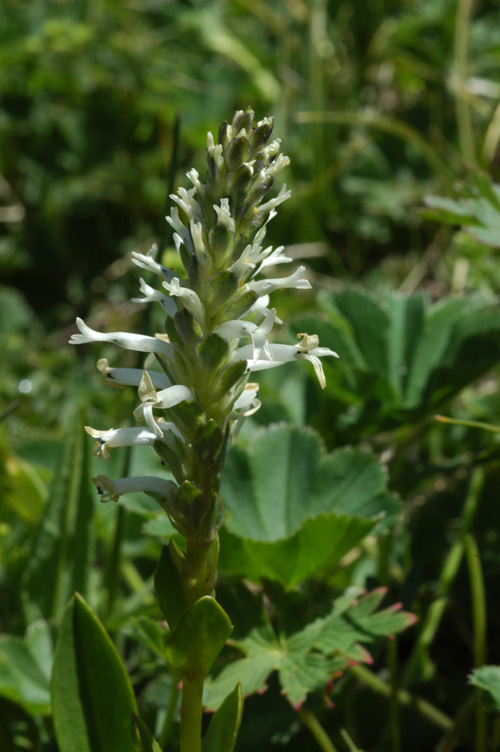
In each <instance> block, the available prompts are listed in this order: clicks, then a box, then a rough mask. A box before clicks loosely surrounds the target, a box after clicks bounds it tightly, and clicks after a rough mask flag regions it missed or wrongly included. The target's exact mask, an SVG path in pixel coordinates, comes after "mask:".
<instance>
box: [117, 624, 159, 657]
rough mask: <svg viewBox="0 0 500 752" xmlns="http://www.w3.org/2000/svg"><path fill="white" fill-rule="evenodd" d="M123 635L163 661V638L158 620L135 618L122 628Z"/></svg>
mask: <svg viewBox="0 0 500 752" xmlns="http://www.w3.org/2000/svg"><path fill="white" fill-rule="evenodd" d="M121 631H122V632H123V634H125V635H127V636H128V637H131V638H132V639H133V640H136V641H137V642H140V643H141V644H142V645H145V646H146V647H147V648H149V650H151V652H152V653H154V654H155V655H157V656H158V657H159V658H161V659H162V660H165V636H166V633H165V631H164V630H163V629H162V627H161V625H160V623H159V622H158V620H155V619H150V618H149V617H148V616H144V615H143V616H136V617H134V618H132V619H130V620H129V621H127V623H126V624H125V625H124V626H123V627H122V629H121Z"/></svg>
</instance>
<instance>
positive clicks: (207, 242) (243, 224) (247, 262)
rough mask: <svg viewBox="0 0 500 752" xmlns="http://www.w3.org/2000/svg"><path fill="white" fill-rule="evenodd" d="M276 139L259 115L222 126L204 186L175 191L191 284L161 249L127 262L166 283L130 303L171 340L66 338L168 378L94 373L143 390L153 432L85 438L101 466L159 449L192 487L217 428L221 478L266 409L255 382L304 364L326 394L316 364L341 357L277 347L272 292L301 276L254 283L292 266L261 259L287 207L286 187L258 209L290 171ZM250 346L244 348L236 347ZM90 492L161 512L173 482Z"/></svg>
mask: <svg viewBox="0 0 500 752" xmlns="http://www.w3.org/2000/svg"><path fill="white" fill-rule="evenodd" d="M271 130H272V120H271V119H269V118H265V119H264V120H261V121H260V122H257V123H255V120H254V116H253V112H251V111H246V112H243V111H240V112H237V113H236V114H235V115H234V117H233V119H232V121H231V123H230V124H227V123H224V124H223V125H222V126H221V129H220V131H219V136H218V142H217V143H215V141H214V138H213V136H212V134H211V133H209V134H208V138H207V162H208V171H207V178H206V183H205V184H204V183H202V181H201V180H200V176H199V174H198V173H197V172H196V170H190V171H189V172H188V178H189V179H190V181H191V183H192V185H193V187H192V188H191V189H190V190H185V189H183V188H180V189H179V190H178V193H177V195H173V196H172V197H171V198H172V199H173V201H174V202H175V204H176V206H175V207H174V208H173V209H172V210H171V213H170V216H169V217H167V221H168V222H169V224H170V225H171V226H172V228H173V230H174V236H173V239H174V243H175V247H176V249H177V251H178V253H179V255H180V257H181V260H182V263H183V265H184V268H185V272H186V273H185V276H180V275H179V274H177V273H176V272H174V271H173V270H172V269H169V268H167V267H165V266H163V265H162V264H161V259H160V260H159V261H158V260H156V258H155V256H156V253H157V250H156V248H155V247H154V248H153V249H152V250H151V251H150V252H149V253H148V254H147V255H143V254H140V253H133V254H132V259H133V261H134V263H135V264H136V265H137V266H139V267H140V268H141V269H144V270H146V271H148V272H152V273H154V274H155V275H156V276H157V277H158V278H159V280H160V282H161V287H162V290H157V289H154V288H153V287H150V286H149V285H148V284H147V283H146V282H145V281H144V280H143V279H141V281H140V290H141V293H142V294H143V296H144V297H142V298H137V299H135V300H139V301H140V302H143V303H146V302H152V301H154V302H157V303H158V304H159V305H160V306H161V307H162V309H163V311H164V313H165V314H166V315H167V324H166V334H156V335H155V336H154V337H151V336H144V335H140V334H128V333H125V332H116V333H108V334H103V333H100V332H97V331H94V330H93V329H91V328H90V327H88V326H87V325H86V324H85V323H84V322H83V321H82V320H81V319H77V326H78V329H79V332H80V333H79V334H74V335H73V336H72V337H71V340H70V342H71V344H82V343H87V342H113V343H114V344H116V345H118V346H120V347H124V348H127V349H129V350H137V351H140V352H143V353H153V354H154V355H155V356H156V358H157V360H158V361H159V363H160V365H161V366H162V369H163V371H164V372H163V373H160V372H158V371H155V370H150V369H146V370H139V369H126V368H112V367H110V366H109V364H108V362H107V361H105V360H100V361H99V362H98V368H99V370H100V371H101V374H102V376H103V382H104V383H106V384H111V385H129V386H135V387H137V388H138V394H139V399H140V404H139V405H138V406H137V408H136V410H135V411H134V416H135V418H136V420H138V421H140V422H143V423H144V424H145V426H146V427H144V428H124V429H118V430H113V429H111V430H108V431H96V430H94V429H92V428H87V429H86V430H87V432H88V433H89V434H90V435H91V436H93V437H94V438H96V440H97V447H96V448H97V454H98V455H99V456H101V457H104V458H105V459H106V458H107V457H108V456H109V448H111V447H119V446H130V445H152V446H154V447H155V449H156V451H157V452H158V453H159V454H160V455H161V456H162V457H164V458H165V457H166V458H167V461H169V464H170V465H171V467H172V471H173V473H174V476H175V477H176V480H177V482H178V483H179V484H182V483H183V482H185V481H190V480H193V477H190V476H192V475H193V473H194V475H196V472H197V468H198V470H199V463H200V460H199V456H200V452H201V454H203V451H205V450H203V451H202V450H201V449H200V446H201V445H202V444H203V446H205V444H206V442H205V444H204V443H203V441H205V439H203V441H202V440H201V438H200V437H204V436H205V437H206V435H208V434H207V432H208V433H210V431H209V430H208V426H209V424H210V425H212V423H214V424H215V425H216V426H217V427H218V432H217V436H218V437H219V438H218V443H217V441H215V439H214V440H212V439H211V442H212V443H210V442H208V444H209V445H210V448H209V450H206V451H209V454H211V457H210V462H211V463H212V465H213V466H214V467H215V471H216V472H220V468H221V466H222V463H223V455H224V454H225V452H226V451H227V447H228V445H229V440H230V433H231V431H232V432H234V430H235V428H237V427H238V426H239V424H240V422H241V420H242V419H243V418H244V417H245V416H247V415H250V414H251V413H252V412H255V410H257V409H258V408H259V405H260V403H259V400H258V396H257V395H258V385H257V384H253V383H248V377H249V374H250V373H252V372H254V371H261V370H264V369H267V368H275V367H277V366H280V365H282V364H283V363H286V362H289V361H293V360H309V361H310V362H311V363H312V364H313V367H314V370H315V372H316V375H317V377H318V379H319V382H320V384H321V386H322V387H324V386H325V377H324V373H323V368H322V365H321V361H320V358H321V357H323V356H326V355H330V356H335V357H336V353H334V352H333V351H332V350H330V349H328V348H326V347H320V346H319V342H318V337H317V336H316V335H308V334H300V335H298V338H299V341H298V343H297V344H294V345H287V344H274V343H273V342H271V341H270V335H271V331H272V329H273V326H274V324H275V323H281V322H280V321H279V319H278V318H277V315H276V309H274V308H270V303H269V296H270V294H271V293H272V292H273V291H275V290H277V289H283V288H296V289H301V290H306V289H309V288H310V287H311V285H310V283H309V282H308V281H307V279H305V277H304V273H305V267H303V266H299V267H298V269H297V270H296V271H295V272H293V273H292V274H290V275H289V276H285V277H279V278H267V277H266V278H264V279H257V277H258V275H259V274H260V272H261V271H262V270H264V269H266V267H268V266H275V265H278V264H285V263H289V262H290V261H292V259H290V258H289V257H288V256H286V255H285V253H284V248H283V246H280V247H279V248H276V249H273V248H272V246H267V247H264V239H265V234H266V227H267V223H268V222H269V221H270V220H271V219H272V218H273V217H274V216H275V215H276V211H275V209H276V207H277V206H278V205H279V204H280V203H281V202H283V201H284V200H285V199H287V198H288V197H289V196H290V191H287V189H286V186H285V185H284V186H283V188H282V189H281V190H280V192H279V194H278V195H277V196H276V197H275V198H273V199H271V200H268V201H266V202H265V203H262V198H263V196H264V194H265V193H266V192H267V190H268V189H269V187H270V186H271V184H272V182H273V179H274V177H275V175H277V174H278V173H279V172H280V171H281V170H282V169H283V168H284V167H285V166H286V165H288V163H289V160H288V157H285V156H284V155H282V154H279V146H280V141H279V140H278V139H276V140H274V141H271V142H269V136H270V134H271ZM245 339H246V340H249V342H248V343H245V342H241V340H245ZM183 407H184V411H183V409H182V408H183ZM193 414H195V415H196V419H193V418H192V416H193ZM190 416H191V417H190ZM214 431H215V429H214V430H212V434H211V435H214ZM175 454H176V455H177V456H178V455H182V456H180V457H178V459H179V462H172V456H173V455H175ZM197 455H199V456H198V457H197ZM221 456H222V461H221V460H220V457H221ZM216 457H218V458H219V459H217V461H215V459H214V458H216ZM215 471H214V472H215ZM94 480H95V483H96V485H97V487H98V489H99V491H100V493H101V494H102V497H103V500H108V499H117V498H118V496H119V495H121V494H124V493H127V492H131V491H136V490H137V489H138V488H142V489H143V490H144V491H145V492H146V493H150V494H151V495H153V496H155V498H159V497H161V501H162V503H164V502H165V499H166V498H167V497H169V498H171V497H172V494H173V491H172V484H171V483H170V481H162V480H161V479H158V478H154V479H153V478H141V479H138V478H129V479H121V480H120V481H115V482H114V483H113V482H112V481H110V480H109V479H107V478H105V476H98V478H96V479H94ZM194 481H195V482H196V478H194ZM174 495H175V494H174Z"/></svg>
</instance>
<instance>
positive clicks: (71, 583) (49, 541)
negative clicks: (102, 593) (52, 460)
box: [22, 411, 94, 621]
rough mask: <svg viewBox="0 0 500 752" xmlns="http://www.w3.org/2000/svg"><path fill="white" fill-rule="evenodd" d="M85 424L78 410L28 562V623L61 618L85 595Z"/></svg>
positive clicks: (88, 520) (88, 516)
mask: <svg viewBox="0 0 500 752" xmlns="http://www.w3.org/2000/svg"><path fill="white" fill-rule="evenodd" d="M84 424H85V419H84V414H83V411H79V412H78V413H77V414H76V415H75V417H74V418H73V420H72V422H71V425H70V428H69V430H68V432H67V436H66V440H65V445H64V450H63V456H62V458H61V462H60V465H59V468H60V469H59V471H58V473H57V475H56V478H55V480H54V483H53V486H52V489H51V493H50V498H49V502H48V505H47V507H46V509H45V512H44V515H43V519H42V522H41V525H40V527H39V530H38V533H37V536H36V538H35V541H34V543H33V547H32V550H31V553H30V556H29V557H28V563H27V565H26V569H25V572H24V576H23V588H22V599H23V605H24V608H25V612H26V615H27V617H28V619H29V620H30V621H32V620H34V619H37V618H45V619H50V618H54V617H56V618H59V617H60V616H61V615H62V613H63V610H64V607H65V605H66V603H67V602H68V599H69V598H70V597H71V595H72V594H73V593H74V592H75V590H78V591H79V592H82V593H86V591H87V583H88V575H89V570H90V561H91V558H92V550H93V532H92V516H93V509H94V494H93V492H92V490H91V486H90V483H89V478H90V476H91V471H90V464H89V460H90V445H89V442H88V441H87V437H86V435H85V432H84V430H83V426H84Z"/></svg>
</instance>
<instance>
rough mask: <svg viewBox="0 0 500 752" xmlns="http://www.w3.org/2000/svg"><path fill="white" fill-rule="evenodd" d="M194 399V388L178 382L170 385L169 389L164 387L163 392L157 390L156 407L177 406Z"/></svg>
mask: <svg viewBox="0 0 500 752" xmlns="http://www.w3.org/2000/svg"><path fill="white" fill-rule="evenodd" d="M192 399H194V392H193V390H192V389H190V388H189V387H187V386H183V385H182V384H176V385H175V386H169V387H168V388H167V389H162V391H161V392H157V394H156V402H155V407H160V408H163V409H167V408H169V407H175V405H178V404H179V403H180V402H184V401H185V400H192Z"/></svg>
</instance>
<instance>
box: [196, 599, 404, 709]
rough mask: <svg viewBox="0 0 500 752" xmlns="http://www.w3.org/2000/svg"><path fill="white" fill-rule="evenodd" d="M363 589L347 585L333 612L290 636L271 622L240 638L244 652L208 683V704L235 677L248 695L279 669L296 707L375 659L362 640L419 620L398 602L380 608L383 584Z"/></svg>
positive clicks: (222, 693) (216, 701) (217, 699)
mask: <svg viewBox="0 0 500 752" xmlns="http://www.w3.org/2000/svg"><path fill="white" fill-rule="evenodd" d="M360 592H361V590H360V588H349V589H348V590H347V591H346V592H345V593H343V594H342V595H341V596H339V597H338V598H337V599H336V600H335V601H334V602H333V605H332V609H331V611H330V614H329V615H328V616H326V617H324V618H319V619H316V620H315V621H314V622H312V623H311V624H308V625H307V626H306V627H305V628H304V629H302V630H300V631H298V632H296V633H294V634H292V635H289V636H288V635H286V636H285V635H277V634H276V633H275V632H274V630H273V628H272V627H271V625H270V624H267V625H264V626H263V627H258V628H256V629H254V630H252V632H250V634H249V635H248V637H246V638H245V639H244V640H242V641H241V642H240V643H236V645H235V646H236V647H238V648H239V649H240V650H241V651H242V653H243V654H244V657H243V658H241V659H239V660H236V661H234V662H233V663H230V664H229V665H228V666H225V667H224V668H223V669H222V671H221V672H220V674H219V675H218V676H217V677H216V678H215V679H213V678H209V679H208V680H207V682H206V684H205V689H206V694H205V702H206V704H207V707H209V708H216V707H218V706H219V704H220V703H221V702H222V700H223V698H224V696H225V694H226V693H227V692H228V691H229V689H230V687H231V686H232V685H233V684H234V682H235V681H237V680H240V681H241V685H242V690H243V693H244V695H247V694H252V693H255V692H260V693H261V692H263V691H265V689H266V682H267V678H268V676H269V674H270V673H271V672H272V671H278V673H279V681H280V684H281V686H282V689H283V693H284V694H285V695H286V696H287V699H288V700H289V702H290V703H291V704H292V705H293V706H294V707H297V706H300V705H301V704H302V703H303V702H304V700H305V698H306V696H307V694H308V693H309V692H312V691H314V690H316V689H319V688H320V687H322V686H326V685H327V684H328V682H329V681H330V680H331V678H332V677H333V676H334V674H336V673H337V672H339V671H344V670H345V669H347V668H348V666H349V664H350V663H352V661H365V662H371V657H370V655H369V653H368V652H367V651H366V649H365V648H363V647H362V646H361V645H360V644H359V643H360V642H361V641H362V642H364V643H372V642H374V641H375V640H376V639H378V638H379V637H382V636H385V637H387V636H390V635H392V634H394V633H395V632H400V631H402V630H403V629H406V628H407V627H408V626H410V625H411V624H413V623H414V622H415V617H414V616H413V614H408V613H405V612H400V613H396V611H397V610H398V609H399V605H398V604H397V605H396V606H391V607H389V608H388V609H385V610H383V611H379V612H377V611H376V608H377V606H378V605H379V603H380V601H381V599H382V597H383V596H384V594H385V589H384V588H379V589H378V590H374V591H373V592H372V593H369V594H368V595H365V596H363V597H361V598H359V595H360Z"/></svg>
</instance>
